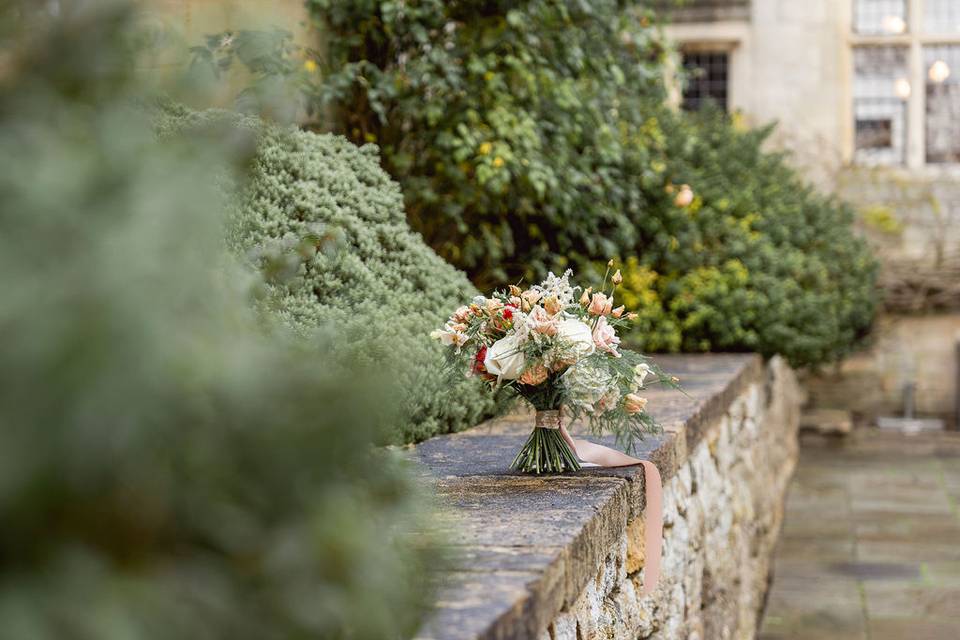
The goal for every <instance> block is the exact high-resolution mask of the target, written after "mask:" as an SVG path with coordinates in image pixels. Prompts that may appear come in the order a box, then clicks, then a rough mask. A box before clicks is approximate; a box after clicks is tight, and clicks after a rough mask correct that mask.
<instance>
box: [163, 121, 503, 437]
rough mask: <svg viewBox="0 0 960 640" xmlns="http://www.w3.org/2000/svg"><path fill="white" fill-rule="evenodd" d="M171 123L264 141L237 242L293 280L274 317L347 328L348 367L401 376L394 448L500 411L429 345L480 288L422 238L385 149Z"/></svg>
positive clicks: (257, 125)
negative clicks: (452, 375) (381, 153)
mask: <svg viewBox="0 0 960 640" xmlns="http://www.w3.org/2000/svg"><path fill="white" fill-rule="evenodd" d="M168 114H169V115H168V117H167V119H166V120H165V121H164V122H163V123H162V124H161V128H162V129H165V130H169V129H182V128H191V129H193V128H197V127H210V126H212V125H213V124H214V123H218V122H219V123H230V124H232V125H233V126H240V127H243V128H247V129H250V130H253V131H254V132H255V133H256V135H257V136H258V145H257V153H256V157H255V159H254V161H253V163H252V165H251V167H250V171H249V176H248V183H247V186H246V188H245V190H244V191H243V192H242V193H240V194H239V195H238V197H237V198H236V204H235V211H234V214H233V216H234V220H233V223H232V232H231V238H230V243H231V245H232V246H233V247H234V249H235V250H237V251H239V252H241V253H244V254H246V255H248V256H251V257H252V259H253V261H254V262H255V263H256V264H257V266H258V268H260V269H262V270H265V271H266V272H267V273H268V274H274V275H276V274H277V273H281V274H283V277H280V278H277V277H274V278H272V281H271V282H270V283H269V284H268V285H267V287H266V288H267V291H266V294H265V297H264V300H263V301H262V303H261V304H262V305H263V306H264V307H265V308H268V309H269V310H270V311H271V312H272V313H273V314H275V315H277V316H279V317H281V318H282V319H283V320H284V321H285V322H286V323H287V324H289V325H290V326H292V327H294V328H296V329H297V330H298V331H299V332H301V333H306V334H309V333H310V332H311V331H314V330H316V329H317V328H322V327H336V328H337V329H338V331H340V332H341V333H342V335H344V336H345V340H344V343H343V344H342V345H340V346H339V347H338V349H337V352H338V356H337V358H338V359H339V360H342V361H350V362H356V363H358V364H362V365H369V366H375V367H381V366H388V367H390V368H391V369H392V370H395V371H396V372H397V373H396V381H397V383H398V385H399V386H400V388H401V389H403V390H404V392H405V394H404V395H405V410H404V413H403V418H402V420H401V421H400V423H399V424H398V428H397V430H396V432H395V434H394V436H393V437H392V438H391V440H392V441H394V442H414V441H418V440H422V439H424V438H427V437H430V436H432V435H435V434H438V433H445V432H448V431H456V430H460V429H463V428H466V427H470V426H473V425H475V424H477V423H478V422H480V421H481V420H482V419H483V418H484V417H485V416H487V415H490V414H491V412H493V411H494V409H495V405H494V401H493V400H492V399H491V398H490V397H489V394H488V393H486V392H485V391H484V390H483V389H482V387H481V386H480V385H479V384H478V383H477V381H476V380H466V379H464V380H463V381H460V382H455V383H451V381H450V379H449V378H448V377H447V376H446V375H444V371H445V365H444V362H445V361H444V359H443V354H442V350H441V347H440V346H439V345H438V344H436V342H435V341H433V340H430V339H429V333H430V331H431V330H433V329H435V328H437V327H439V326H441V325H442V324H443V322H444V321H445V320H446V318H447V316H448V315H449V312H450V309H453V308H455V307H456V306H458V305H460V304H463V303H464V301H467V300H469V299H470V298H472V297H473V296H474V295H476V294H477V291H476V289H475V288H474V287H473V285H471V284H470V282H469V280H467V278H466V276H464V275H463V274H462V273H461V272H459V271H457V270H456V269H455V268H453V267H451V266H450V265H448V264H447V263H445V262H444V261H443V260H442V259H441V258H440V257H438V256H437V255H436V254H435V253H434V252H433V251H432V250H431V249H430V248H429V247H428V246H426V244H424V242H423V240H422V239H421V237H420V236H419V235H418V234H416V233H414V232H413V231H411V230H410V227H409V226H408V224H407V222H406V218H405V216H404V211H403V202H402V197H401V194H400V189H399V187H398V185H397V184H396V183H395V182H393V181H392V180H391V179H390V178H389V176H388V175H387V174H386V173H385V172H384V171H383V170H382V169H381V168H380V165H379V157H378V155H377V150H376V147H374V146H372V145H366V146H364V147H360V148H358V147H356V146H355V145H353V144H352V143H350V142H349V141H348V140H346V139H345V138H342V137H338V136H333V135H317V134H314V133H311V132H308V131H302V130H298V129H296V128H292V127H281V126H276V125H270V124H265V123H261V122H260V121H259V120H257V119H255V118H250V117H243V116H238V115H235V114H232V113H229V112H224V111H208V112H202V113H191V112H189V111H186V110H179V111H176V110H174V111H172V112H168ZM304 241H306V246H305V247H304ZM304 248H305V249H306V251H304ZM318 248H319V250H317V249H318Z"/></svg>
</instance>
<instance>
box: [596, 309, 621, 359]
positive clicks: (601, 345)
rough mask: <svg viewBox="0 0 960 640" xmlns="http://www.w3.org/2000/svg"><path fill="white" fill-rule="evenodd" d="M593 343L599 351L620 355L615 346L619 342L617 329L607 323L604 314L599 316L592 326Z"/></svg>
mask: <svg viewBox="0 0 960 640" xmlns="http://www.w3.org/2000/svg"><path fill="white" fill-rule="evenodd" d="M593 344H595V345H596V347H597V348H598V349H600V350H601V351H606V352H607V353H610V354H613V355H614V356H616V357H618V358H619V357H620V352H619V351H617V346H618V345H619V344H620V338H619V337H617V331H616V329H614V328H613V327H612V326H610V324H609V323H607V318H606V316H600V318H599V319H598V320H597V326H595V327H594V328H593Z"/></svg>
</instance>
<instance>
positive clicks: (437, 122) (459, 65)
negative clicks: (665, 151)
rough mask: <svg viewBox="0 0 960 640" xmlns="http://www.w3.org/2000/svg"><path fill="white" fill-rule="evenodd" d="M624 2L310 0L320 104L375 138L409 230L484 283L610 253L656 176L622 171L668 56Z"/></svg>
mask: <svg viewBox="0 0 960 640" xmlns="http://www.w3.org/2000/svg"><path fill="white" fill-rule="evenodd" d="M626 4H629V3H625V2H620V1H618V0H598V1H595V2H582V1H581V0H530V1H526V2H513V1H507V0H499V1H494V2H483V3H476V2H445V1H444V0H427V1H425V2H417V3H397V2H371V1H369V0H309V1H308V6H310V7H312V9H313V11H314V14H315V15H316V16H317V17H318V18H319V19H320V20H322V21H323V22H324V23H325V24H326V29H327V31H328V32H329V34H328V36H327V38H326V39H327V41H328V42H329V46H330V52H329V56H328V57H329V60H330V65H329V68H328V69H327V70H326V76H325V80H326V82H325V89H324V91H322V92H321V93H320V94H319V95H318V96H316V99H317V100H319V101H320V102H321V103H322V105H323V107H322V108H323V109H326V110H328V111H331V110H332V111H333V112H334V113H336V114H339V128H340V130H341V131H342V132H343V133H345V134H346V135H348V136H349V137H350V138H351V139H352V140H354V141H356V142H360V143H362V142H365V141H366V142H376V143H377V144H378V145H380V147H381V150H382V155H383V162H384V166H385V167H386V169H387V170H388V171H389V172H390V174H391V175H393V176H394V177H395V178H396V179H397V180H398V181H399V182H400V184H401V187H402V188H403V194H404V197H405V198H406V208H407V214H408V218H409V220H410V223H411V225H412V226H413V228H414V229H415V230H417V231H419V232H420V233H422V234H423V236H424V238H425V239H426V241H427V243H428V244H429V245H430V246H432V247H433V248H434V249H436V251H437V252H438V253H439V254H440V255H441V256H443V257H444V258H445V259H447V260H448V261H450V262H452V263H453V264H455V265H456V266H458V267H460V268H463V269H465V270H466V271H467V272H468V274H469V275H470V276H471V278H472V279H473V281H474V282H475V283H477V285H478V286H479V287H480V288H481V289H483V290H486V289H489V288H492V287H494V286H500V285H502V284H503V282H504V281H505V280H508V279H509V280H512V279H514V278H516V277H517V276H519V275H526V276H528V277H530V278H533V277H535V276H539V275H542V274H543V273H544V272H545V271H546V270H547V269H558V268H560V267H563V266H564V261H563V258H564V257H566V256H571V257H577V256H602V255H612V254H614V253H617V252H618V250H619V249H621V248H622V247H626V246H633V245H634V244H635V242H636V238H637V237H636V233H635V231H634V225H633V219H634V218H635V217H636V216H637V215H639V214H640V213H641V205H642V186H643V185H644V184H645V183H646V182H647V181H650V180H656V179H657V178H658V176H656V172H655V171H651V170H650V169H649V168H645V169H643V171H642V172H641V173H639V174H637V173H632V174H628V173H626V172H625V169H626V168H627V167H626V165H625V164H624V156H625V154H628V153H633V154H636V153H640V154H642V153H643V152H644V147H643V146H642V144H640V143H641V142H642V136H643V126H644V121H645V118H646V116H645V114H644V109H643V107H642V105H640V104H638V103H637V101H636V100H635V99H634V97H635V96H636V95H639V94H642V95H649V96H656V97H657V98H659V97H662V92H661V90H660V85H659V81H660V74H661V72H662V66H661V62H662V53H663V51H664V49H663V47H662V45H661V43H660V40H659V35H658V32H657V31H656V30H655V29H653V28H652V27H649V26H646V25H647V24H648V21H649V20H648V18H647V17H645V16H639V14H635V13H630V12H625V11H622V10H621V7H623V6H624V5H626ZM638 16H639V17H638ZM558 258H559V259H558Z"/></svg>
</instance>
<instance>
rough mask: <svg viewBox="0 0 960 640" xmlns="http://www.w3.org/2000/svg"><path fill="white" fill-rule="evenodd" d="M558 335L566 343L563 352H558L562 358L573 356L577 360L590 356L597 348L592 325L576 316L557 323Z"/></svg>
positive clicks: (566, 358)
mask: <svg viewBox="0 0 960 640" xmlns="http://www.w3.org/2000/svg"><path fill="white" fill-rule="evenodd" d="M557 337H558V338H559V339H561V340H562V341H563V342H564V343H566V344H565V348H564V349H562V351H563V353H562V354H558V359H561V360H568V359H570V358H573V359H574V362H576V361H577V360H579V359H580V358H585V357H587V356H589V355H590V354H591V353H593V351H594V349H595V347H594V344H593V334H592V333H591V332H590V327H588V326H587V325H585V324H584V323H582V322H580V321H579V320H577V319H575V318H570V319H568V320H564V321H562V322H560V323H559V324H557Z"/></svg>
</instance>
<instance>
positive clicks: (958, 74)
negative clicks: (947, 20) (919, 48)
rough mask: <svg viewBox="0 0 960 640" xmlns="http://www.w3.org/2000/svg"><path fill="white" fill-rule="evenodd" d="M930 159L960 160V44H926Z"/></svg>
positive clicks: (937, 161) (929, 160) (927, 122)
mask: <svg viewBox="0 0 960 640" xmlns="http://www.w3.org/2000/svg"><path fill="white" fill-rule="evenodd" d="M923 61H924V62H923V66H924V68H925V69H926V70H927V78H926V84H927V95H926V99H927V113H926V127H927V130H926V137H927V140H926V147H927V149H926V152H927V153H926V156H927V162H931V163H939V162H960V45H941V46H930V47H924V49H923Z"/></svg>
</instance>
